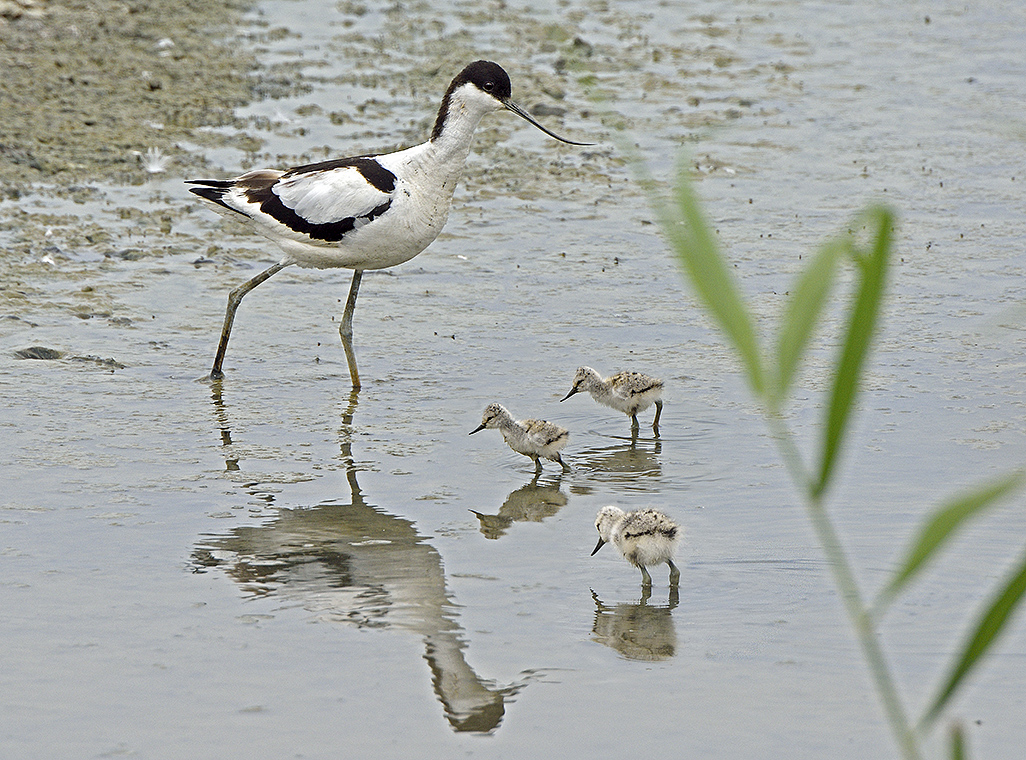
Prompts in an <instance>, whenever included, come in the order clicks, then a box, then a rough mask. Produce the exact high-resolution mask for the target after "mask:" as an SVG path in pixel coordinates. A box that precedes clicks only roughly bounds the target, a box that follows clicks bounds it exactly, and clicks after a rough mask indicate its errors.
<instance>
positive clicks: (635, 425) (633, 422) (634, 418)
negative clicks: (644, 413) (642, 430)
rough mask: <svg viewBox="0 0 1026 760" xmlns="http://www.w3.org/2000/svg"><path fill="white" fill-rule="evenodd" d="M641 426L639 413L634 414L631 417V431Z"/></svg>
mask: <svg viewBox="0 0 1026 760" xmlns="http://www.w3.org/2000/svg"><path fill="white" fill-rule="evenodd" d="M639 427H641V425H640V424H639V423H638V413H637V412H634V413H633V414H632V415H631V430H637V429H638V428H639Z"/></svg>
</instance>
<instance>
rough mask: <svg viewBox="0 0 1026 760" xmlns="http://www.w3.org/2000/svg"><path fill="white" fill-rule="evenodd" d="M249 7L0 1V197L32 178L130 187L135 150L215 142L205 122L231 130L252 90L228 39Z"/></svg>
mask: <svg viewBox="0 0 1026 760" xmlns="http://www.w3.org/2000/svg"><path fill="white" fill-rule="evenodd" d="M249 6H250V3H247V2H232V1H229V2H224V3H202V2H184V3H166V4H165V3H121V2H110V0H89V1H88V2H62V3H55V2H47V1H46V0H36V2H33V3H31V4H28V5H23V6H21V5H16V4H12V3H5V4H4V5H3V6H0V13H2V14H3V15H0V71H2V72H3V76H0V118H2V119H3V123H4V129H3V135H2V136H0V188H2V190H0V194H2V197H6V198H10V197H12V196H14V197H17V195H18V194H21V193H23V192H25V191H26V190H27V189H28V188H29V187H30V186H31V185H34V184H37V183H45V184H48V185H63V186H68V185H74V184H75V183H82V182H89V181H95V180H98V179H104V180H107V181H110V182H115V183H122V184H138V183H139V182H141V181H143V179H144V178H145V174H144V173H140V171H139V169H140V164H141V163H142V161H143V159H144V158H145V155H146V151H147V149H152V150H154V151H156V150H159V151H162V152H163V153H165V154H166V153H169V152H171V151H172V150H173V148H174V146H175V145H176V143H180V142H182V141H189V142H193V143H196V144H197V145H203V144H211V143H212V142H215V141H219V140H224V139H225V138H224V137H223V136H222V135H218V134H214V133H213V132H211V131H210V130H209V128H210V127H224V126H230V125H232V124H233V123H234V119H235V116H234V109H235V108H237V107H239V106H241V105H243V104H245V103H247V102H248V101H249V100H250V99H252V97H253V96H254V91H255V89H256V88H257V87H258V86H259V81H258V80H257V79H255V78H254V77H253V76H251V74H252V73H253V72H254V71H255V70H256V68H257V65H256V61H255V59H254V57H253V55H252V53H251V51H250V49H249V48H248V47H247V46H242V45H232V44H231V32H232V29H233V28H234V26H235V25H236V24H238V22H239V19H240V18H241V16H242V14H243V13H244V12H245V10H246V9H247V8H248V7H249ZM151 155H153V154H152V152H151Z"/></svg>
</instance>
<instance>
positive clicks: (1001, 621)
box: [921, 554, 1026, 727]
mask: <svg viewBox="0 0 1026 760" xmlns="http://www.w3.org/2000/svg"><path fill="white" fill-rule="evenodd" d="M1024 593H1026V554H1024V555H1023V556H1022V558H1021V559H1020V560H1019V563H1018V566H1017V567H1016V568H1015V570H1014V571H1013V572H1012V573H1011V574H1010V576H1009V578H1008V580H1007V581H1006V582H1005V584H1004V586H1003V587H1002V588H1001V590H1000V591H999V592H998V593H997V594H996V595H995V597H994V599H993V601H992V602H991V603H990V605H989V606H988V607H987V609H986V611H985V612H984V613H983V615H981V616H980V620H979V622H978V623H977V624H976V628H975V629H974V631H973V634H972V636H970V637H969V639H968V641H967V642H966V645H965V646H964V647H963V649H962V653H961V654H960V655H959V656H958V659H957V661H956V662H955V665H954V667H953V668H952V669H951V674H950V675H949V676H948V678H947V680H946V681H945V682H944V686H943V687H942V688H941V690H940V692H939V693H938V695H937V697H936V699H934V701H933V704H932V705H931V706H930V709H929V710H928V711H927V712H926V714H925V715H924V716H923V719H922V721H921V725H923V726H924V727H928V726H929V725H930V724H932V723H933V722H934V721H935V720H936V719H937V716H938V715H940V712H941V710H943V709H944V706H945V705H946V704H947V703H948V701H949V700H950V699H951V697H952V695H954V693H955V691H956V690H957V689H958V687H959V686H960V685H961V684H962V682H963V681H964V680H965V678H966V676H968V675H969V673H970V672H971V671H972V669H973V668H974V667H975V666H976V665H977V664H978V663H979V662H980V660H981V659H982V658H983V656H984V654H986V652H987V650H988V649H989V648H990V647H991V645H992V644H994V642H995V641H996V640H997V637H998V634H1000V633H1001V630H1002V629H1003V628H1004V627H1005V624H1006V623H1008V622H1009V620H1010V619H1011V617H1012V613H1013V612H1014V611H1015V608H1016V606H1017V605H1018V604H1019V602H1020V601H1021V600H1022V597H1023V594H1024Z"/></svg>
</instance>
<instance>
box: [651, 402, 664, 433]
mask: <svg viewBox="0 0 1026 760" xmlns="http://www.w3.org/2000/svg"><path fill="white" fill-rule="evenodd" d="M655 408H656V416H655V419H654V420H652V429H653V430H655V431H656V432H658V431H659V417H660V416H661V415H662V413H663V402H662V400H661V399H660V400H659V401H656V402H655Z"/></svg>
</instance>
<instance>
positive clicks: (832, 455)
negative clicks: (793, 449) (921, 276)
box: [813, 207, 894, 497]
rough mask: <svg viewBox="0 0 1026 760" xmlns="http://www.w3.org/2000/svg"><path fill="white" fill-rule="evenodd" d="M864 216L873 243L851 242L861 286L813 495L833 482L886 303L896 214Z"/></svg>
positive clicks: (836, 377)
mask: <svg viewBox="0 0 1026 760" xmlns="http://www.w3.org/2000/svg"><path fill="white" fill-rule="evenodd" d="M864 218H865V219H866V223H867V226H870V227H871V228H872V229H873V230H874V233H875V234H874V236H873V240H872V245H871V247H870V250H868V251H864V252H863V251H859V250H858V249H857V248H856V247H855V245H854V244H853V245H852V253H853V254H854V255H855V258H856V262H857V263H858V265H859V267H858V268H859V287H858V290H857V292H856V296H855V303H854V305H853V307H852V310H851V318H850V321H849V323H848V331H847V334H846V336H845V341H844V345H843V346H842V348H841V357H840V360H839V361H838V363H837V369H836V370H835V374H834V383H833V388H832V389H831V394H830V403H829V406H828V407H827V420H826V425H825V427H824V436H823V445H822V451H823V454H822V457H823V458H822V460H821V463H820V470H819V477H818V480H817V482H816V483H815V484H814V485H813V495H814V496H815V497H819V496H821V495H822V493H823V492H824V491H825V490H826V487H827V485H828V484H829V483H830V477H831V475H832V474H833V471H834V465H835V464H836V462H837V455H838V453H839V451H840V448H841V443H842V441H843V439H844V434H845V432H846V431H847V427H848V421H849V419H850V418H851V412H852V408H853V406H854V403H855V396H856V395H857V392H858V388H859V384H860V379H861V377H862V367H863V365H864V364H865V360H866V356H867V355H868V354H869V347H870V345H871V343H872V340H873V333H874V332H875V330H876V323H877V318H878V317H879V315H880V307H881V305H882V303H883V296H884V287H885V286H886V281H887V265H888V263H889V261H890V255H891V232H892V227H893V224H894V215H893V214H892V213H891V212H890V210H888V209H886V208H882V207H876V208H871V209H869V210H868V211H867V212H866V213H865V216H864Z"/></svg>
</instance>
